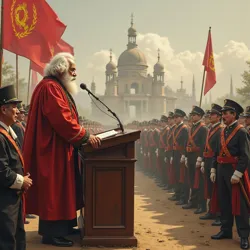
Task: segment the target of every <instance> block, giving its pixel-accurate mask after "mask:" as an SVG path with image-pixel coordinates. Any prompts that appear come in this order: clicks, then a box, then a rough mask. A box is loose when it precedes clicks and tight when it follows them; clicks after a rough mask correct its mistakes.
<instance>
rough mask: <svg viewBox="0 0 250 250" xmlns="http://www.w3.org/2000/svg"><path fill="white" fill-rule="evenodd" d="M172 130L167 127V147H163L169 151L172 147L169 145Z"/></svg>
mask: <svg viewBox="0 0 250 250" xmlns="http://www.w3.org/2000/svg"><path fill="white" fill-rule="evenodd" d="M174 131H175V129H174V128H173V129H172V131H171V129H169V135H168V137H167V147H166V148H165V149H166V151H171V150H172V149H173V147H171V145H170V139H171V137H173V135H174Z"/></svg>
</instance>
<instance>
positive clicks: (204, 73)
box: [199, 67, 206, 108]
mask: <svg viewBox="0 0 250 250" xmlns="http://www.w3.org/2000/svg"><path fill="white" fill-rule="evenodd" d="M205 75H206V70H205V67H204V71H203V77H202V85H201V96H200V105H199V107H200V108H201V103H202V97H203V90H204V82H205Z"/></svg>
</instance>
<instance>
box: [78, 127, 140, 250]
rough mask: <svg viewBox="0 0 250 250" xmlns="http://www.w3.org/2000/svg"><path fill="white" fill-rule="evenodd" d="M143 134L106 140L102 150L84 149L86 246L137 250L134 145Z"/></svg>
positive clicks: (122, 135) (131, 134)
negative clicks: (128, 247) (133, 249)
mask: <svg viewBox="0 0 250 250" xmlns="http://www.w3.org/2000/svg"><path fill="white" fill-rule="evenodd" d="M139 137H140V131H125V133H123V134H121V133H119V134H117V135H115V136H113V137H110V138H107V139H104V140H103V141H102V144H101V147H100V148H98V149H93V148H92V147H91V146H90V145H85V146H84V147H83V154H84V183H85V187H84V199H85V208H84V220H85V221H84V228H83V235H82V245H83V246H104V247H124V246H137V239H136V237H135V236H134V167H135V162H136V159H135V141H136V140H137V139H139Z"/></svg>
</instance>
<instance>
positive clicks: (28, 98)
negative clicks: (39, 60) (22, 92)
mask: <svg viewBox="0 0 250 250" xmlns="http://www.w3.org/2000/svg"><path fill="white" fill-rule="evenodd" d="M30 75H31V61H30V66H29V78H28V94H27V105H29V100H30Z"/></svg>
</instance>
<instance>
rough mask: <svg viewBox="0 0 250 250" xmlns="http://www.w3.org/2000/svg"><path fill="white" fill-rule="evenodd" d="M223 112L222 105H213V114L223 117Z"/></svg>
mask: <svg viewBox="0 0 250 250" xmlns="http://www.w3.org/2000/svg"><path fill="white" fill-rule="evenodd" d="M221 110H222V107H221V106H220V105H218V104H216V103H212V105H211V111H210V113H211V114H217V115H221Z"/></svg>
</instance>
